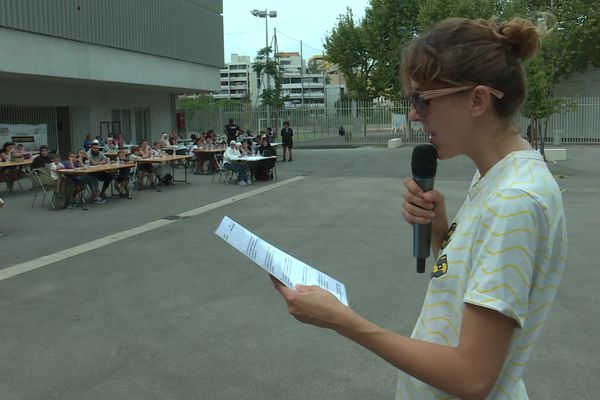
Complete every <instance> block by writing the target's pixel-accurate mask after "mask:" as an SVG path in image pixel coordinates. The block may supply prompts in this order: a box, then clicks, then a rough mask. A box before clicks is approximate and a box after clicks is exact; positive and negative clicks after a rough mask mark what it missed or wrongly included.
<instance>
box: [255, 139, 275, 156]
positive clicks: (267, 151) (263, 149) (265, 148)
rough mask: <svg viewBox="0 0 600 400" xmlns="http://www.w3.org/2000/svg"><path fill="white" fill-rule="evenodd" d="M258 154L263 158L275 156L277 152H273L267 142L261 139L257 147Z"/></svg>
mask: <svg viewBox="0 0 600 400" xmlns="http://www.w3.org/2000/svg"><path fill="white" fill-rule="evenodd" d="M258 154H260V155H261V156H263V157H271V156H276V155H277V152H276V151H275V149H274V148H273V146H271V143H269V140H268V139H267V138H266V137H263V138H262V141H261V143H260V146H259V147H258Z"/></svg>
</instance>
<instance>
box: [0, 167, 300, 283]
mask: <svg viewBox="0 0 600 400" xmlns="http://www.w3.org/2000/svg"><path fill="white" fill-rule="evenodd" d="M304 178H305V176H296V177H293V178H290V179H286V180H283V181H280V182H277V183H273V184H271V185H269V186H266V187H264V188H260V189H255V190H251V191H249V192H245V193H241V194H237V195H235V196H232V197H229V198H227V199H224V200H219V201H216V202H214V203H211V204H207V205H205V206H202V207H198V208H194V209H192V210H189V211H186V212H183V213H181V214H177V216H178V217H181V218H186V217H194V216H196V215H200V214H203V213H206V212H208V211H212V210H214V209H217V208H219V207H223V206H226V205H229V204H232V203H235V202H236V201H240V200H244V199H247V198H249V197H252V196H256V195H259V194H261V193H264V192H268V191H269V190H273V189H277V188H280V187H281V186H284V185H289V184H290V183H294V182H297V181H299V180H301V179H304ZM173 222H177V221H176V220H167V219H157V220H156V221H152V222H149V223H147V224H144V225H140V226H136V227H135V228H131V229H127V230H125V231H121V232H117V233H113V234H110V235H108V236H104V237H101V238H99V239H95V240H92V241H90V242H87V243H82V244H80V245H77V246H75V247H71V248H68V249H64V250H61V251H57V252H56V253H52V254H48V255H47V256H43V257H39V258H36V259H33V260H30V261H25V262H23V263H20V264H15V265H13V266H10V267H7V268H4V269H0V281H3V280H5V279H8V278H12V277H13V276H17V275H21V274H24V273H25V272H29V271H33V270H36V269H38V268H42V267H45V266H46V265H50V264H54V263H56V262H59V261H62V260H65V259H67V258H71V257H75V256H78V255H80V254H83V253H87V252H88V251H92V250H96V249H98V248H100V247H104V246H108V245H109V244H112V243H115V242H118V241H121V240H123V239H128V238H130V237H133V236H137V235H140V234H142V233H146V232H150V231H153V230H155V229H158V228H162V227H163V226H166V225H169V224H172V223H173Z"/></svg>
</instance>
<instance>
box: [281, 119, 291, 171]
mask: <svg viewBox="0 0 600 400" xmlns="http://www.w3.org/2000/svg"><path fill="white" fill-rule="evenodd" d="M293 137H294V131H293V130H292V128H290V123H289V122H288V121H285V122H284V123H283V129H282V130H281V144H282V147H283V161H284V162H285V151H286V150H287V153H288V156H289V160H290V161H292V148H293V147H294V139H293Z"/></svg>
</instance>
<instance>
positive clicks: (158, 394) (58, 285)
mask: <svg viewBox="0 0 600 400" xmlns="http://www.w3.org/2000/svg"><path fill="white" fill-rule="evenodd" d="M410 154H411V149H409V148H401V149H393V150H388V149H374V148H357V149H337V150H333V149H332V150H298V151H297V153H296V157H295V159H294V162H293V163H285V164H283V163H279V164H278V173H279V182H283V181H285V180H286V179H288V178H292V177H295V176H301V175H305V178H304V179H301V180H298V181H296V182H294V183H290V184H287V185H283V186H281V187H278V188H275V189H272V190H268V191H264V192H262V193H258V194H256V195H253V196H251V197H248V198H245V199H241V200H239V195H240V194H243V193H250V192H252V191H253V190H257V189H259V190H260V189H268V188H269V187H270V186H269V184H265V183H261V184H259V185H257V186H255V187H237V186H232V185H224V184H215V185H211V184H210V178H209V177H205V176H193V177H191V185H183V184H178V185H175V186H173V187H171V188H168V189H167V190H163V191H162V192H161V193H156V192H153V191H143V192H141V193H137V194H136V197H135V198H134V199H133V200H118V199H115V200H112V201H109V202H107V203H106V204H104V205H100V206H90V209H89V211H82V210H68V211H50V210H48V209H47V208H46V207H36V208H33V209H32V208H31V207H30V206H31V201H30V200H31V193H30V192H27V191H25V192H16V193H14V194H10V195H6V194H5V193H2V197H3V198H4V200H5V202H6V207H5V208H4V209H2V210H0V232H2V233H3V234H4V236H2V237H0V279H2V276H3V275H2V272H3V271H4V272H6V271H11V269H10V267H11V266H13V265H15V264H19V263H25V262H27V261H30V260H34V259H37V258H39V257H41V256H45V255H48V254H51V253H56V252H59V251H62V250H68V249H72V248H73V247H75V246H78V245H82V246H83V247H85V246H91V245H90V244H89V243H90V242H91V241H94V240H97V239H99V238H104V239H101V241H100V242H98V241H96V242H93V243H96V244H97V245H98V246H100V244H102V243H109V244H108V245H105V246H100V247H98V248H96V249H92V250H90V251H87V252H83V253H81V254H79V255H76V256H74V257H70V258H66V259H62V260H60V261H57V262H54V263H51V264H48V265H46V266H44V267H42V268H39V269H36V270H33V271H30V272H26V273H23V274H20V275H16V276H12V277H10V278H8V279H3V280H0V335H1V337H2V340H0V393H1V395H0V398H1V399H2V400H16V399H19V400H33V399H39V400H42V399H43V400H48V399H61V400H67V399H73V400H80V399H94V400H95V399H140V400H149V399H157V400H158V399H160V400H164V399H236V398H237V399H283V400H288V399H327V400H335V399H351V400H352V399H391V398H393V392H394V385H395V376H396V373H395V371H394V369H393V368H392V367H391V366H389V365H388V364H386V363H385V362H383V361H381V360H379V359H378V358H377V357H375V356H373V355H371V354H370V353H369V352H367V351H365V350H363V349H362V348H360V347H358V346H357V345H354V344H353V343H351V342H348V341H346V340H344V339H341V338H339V337H337V336H336V335H335V334H334V333H332V332H328V331H323V330H319V329H316V328H312V327H306V326H303V325H301V324H299V323H296V322H295V321H293V320H292V319H291V318H290V317H289V316H288V315H287V313H286V311H285V307H284V305H283V303H282V301H281V299H280V298H279V297H278V295H277V293H276V292H275V291H274V290H273V289H272V287H271V284H270V282H269V280H268V278H267V276H266V275H265V274H264V273H262V272H261V271H260V270H259V269H258V268H257V267H255V266H254V265H253V264H251V263H250V262H249V261H248V260H247V259H246V258H245V257H243V256H242V255H240V254H239V253H237V252H236V251H235V250H233V249H232V248H230V247H229V246H227V245H226V244H225V243H224V242H223V241H221V240H220V239H219V238H217V237H216V236H215V235H214V234H213V231H214V229H215V228H216V226H217V225H218V223H219V221H220V220H221V218H222V217H223V216H224V215H228V216H230V217H232V218H234V219H235V220H237V221H238V222H240V223H241V224H243V225H245V226H246V227H248V228H249V229H251V230H253V231H255V232H256V233H258V234H259V235H261V236H263V237H264V238H265V239H266V240H268V241H270V242H271V243H273V244H275V245H278V246H280V247H282V248H283V249H285V250H287V251H288V252H290V253H291V254H293V255H295V256H297V257H298V258H300V259H302V260H305V261H307V262H308V263H309V264H312V265H314V266H315V267H317V268H320V269H322V270H323V271H325V272H327V273H329V274H330V275H332V276H333V277H335V278H337V279H339V280H341V281H343V282H345V283H346V286H347V290H348V293H349V298H350V302H351V305H352V307H353V308H354V309H355V310H356V311H358V312H359V313H361V314H362V315H364V316H365V317H367V318H369V319H371V320H372V321H374V322H376V323H378V324H381V325H383V326H385V327H387V328H390V329H393V330H396V331H398V332H402V333H404V334H410V331H411V329H412V326H413V324H414V322H415V319H416V317H417V315H418V312H419V310H420V306H421V303H422V300H423V295H424V290H425V288H426V285H427V279H428V278H427V276H425V275H417V274H416V273H415V272H414V268H415V267H414V262H413V259H412V257H411V230H410V228H409V227H408V226H407V225H406V224H405V223H404V222H403V221H402V219H401V216H400V214H399V206H400V198H401V194H402V187H401V182H400V179H401V178H402V177H404V176H407V175H409V173H410V166H409V164H410ZM569 157H570V159H571V160H570V161H567V162H563V163H559V164H553V165H551V166H550V167H551V169H552V170H553V171H554V172H556V173H557V174H561V175H564V176H565V177H564V178H560V179H559V183H560V185H561V187H562V188H563V189H564V190H565V192H564V200H565V205H566V212H567V218H568V223H569V231H570V235H569V263H568V270H567V272H566V274H565V276H564V278H563V283H562V286H561V288H560V292H559V297H558V302H557V304H556V305H555V307H554V310H553V313H552V320H551V321H550V322H549V323H548V324H547V327H546V331H545V332H544V334H543V336H542V339H541V342H539V343H538V345H537V348H536V351H535V353H534V357H533V360H532V362H531V363H530V368H529V373H528V375H527V385H528V389H529V393H530V397H531V398H532V399H566V398H574V399H596V398H597V393H598V392H599V391H600V383H599V382H598V376H600V367H599V365H600V364H599V363H598V358H599V356H600V345H599V342H598V340H597V337H598V333H599V332H600V323H599V322H598V319H597V318H596V317H597V316H598V311H597V303H598V301H599V300H600V298H599V295H598V290H597V286H598V284H597V282H599V279H600V269H599V268H598V267H597V266H596V265H595V259H596V258H597V256H596V254H595V250H596V249H595V247H597V246H598V243H599V242H598V235H597V231H598V228H597V227H598V226H599V224H600V212H598V205H599V201H598V198H599V195H600V175H599V174H598V172H597V169H598V161H597V160H598V158H600V148H598V147H584V148H579V147H570V148H569ZM472 174H473V167H472V166H471V164H470V162H469V161H468V160H466V159H464V158H461V159H456V160H452V161H447V162H443V163H441V164H440V167H439V172H438V176H437V180H436V187H437V188H438V189H440V190H442V191H444V192H445V193H446V196H447V201H448V204H449V213H450V214H451V215H452V214H453V213H454V212H455V211H456V210H457V209H458V207H459V205H460V203H461V202H462V199H463V196H464V192H465V190H466V188H467V185H468V182H469V181H470V179H471V177H472ZM236 198H237V199H238V200H237V201H235V200H236ZM223 199H228V200H227V201H225V202H223V203H222V204H221V203H217V204H215V202H217V201H220V200H223ZM208 204H213V206H214V207H216V208H214V209H212V210H209V211H207V212H203V213H201V214H199V215H197V216H194V217H190V218H186V219H182V220H180V221H173V219H168V220H167V221H172V222H170V223H168V222H165V220H161V218H163V217H167V218H170V217H169V216H173V215H176V214H179V213H182V212H185V211H187V210H191V209H196V208H198V207H201V206H203V205H208ZM223 204H224V205H223ZM200 211H202V210H200ZM200 211H199V212H200ZM157 220H159V224H163V223H164V226H161V227H159V228H156V229H152V230H150V231H148V232H145V233H141V234H139V235H136V236H131V237H128V238H126V239H123V240H118V239H119V238H120V237H121V236H119V235H120V234H119V232H123V231H126V230H128V229H131V228H135V227H138V226H141V225H144V224H147V223H149V222H152V221H157ZM161 221H162V222H161ZM98 243H100V244H98ZM68 251H72V250H68ZM63 254H64V252H63ZM26 265H32V263H29V264H26Z"/></svg>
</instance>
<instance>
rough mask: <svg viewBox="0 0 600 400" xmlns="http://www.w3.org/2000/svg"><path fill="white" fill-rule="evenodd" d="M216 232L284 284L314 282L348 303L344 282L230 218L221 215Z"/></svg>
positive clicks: (309, 283) (307, 283) (311, 283)
mask: <svg viewBox="0 0 600 400" xmlns="http://www.w3.org/2000/svg"><path fill="white" fill-rule="evenodd" d="M215 234H216V235H217V236H219V237H220V238H222V239H223V240H225V241H226V242H227V243H229V244H230V245H231V246H233V247H234V248H235V249H237V250H238V251H239V252H240V253H242V254H244V255H245V256H246V257H248V258H249V259H251V260H252V261H254V262H255V263H256V264H257V265H258V266H259V267H261V268H262V269H264V270H265V271H267V272H268V273H270V274H271V275H273V276H274V277H275V278H277V279H279V280H280V281H281V282H283V283H284V284H285V285H286V286H287V287H289V288H294V286H296V285H297V284H301V285H307V286H310V285H317V286H319V287H321V288H323V289H325V290H327V291H328V292H330V293H331V294H333V295H334V296H335V297H337V298H338V300H339V301H341V302H342V303H343V304H345V305H348V298H347V297H346V286H345V285H344V284H343V283H341V282H339V281H337V280H335V279H333V278H331V277H330V276H328V275H326V274H324V273H322V272H321V271H319V270H317V269H315V268H313V267H311V266H310V265H308V264H306V263H303V262H302V261H300V260H298V259H297V258H294V257H292V256H291V255H289V254H287V253H285V252H283V251H282V250H280V249H278V248H277V247H275V246H273V245H271V244H269V243H267V242H265V241H264V240H262V239H261V238H259V237H258V236H256V235H255V234H253V233H252V232H250V231H249V230H247V229H246V228H244V227H243V226H241V225H240V224H238V223H237V222H235V221H234V220H232V219H231V218H229V217H224V218H223V221H221V224H220V225H219V227H218V228H217V230H216V231H215Z"/></svg>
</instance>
